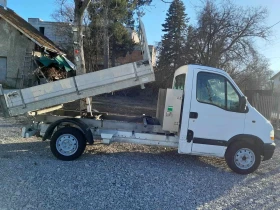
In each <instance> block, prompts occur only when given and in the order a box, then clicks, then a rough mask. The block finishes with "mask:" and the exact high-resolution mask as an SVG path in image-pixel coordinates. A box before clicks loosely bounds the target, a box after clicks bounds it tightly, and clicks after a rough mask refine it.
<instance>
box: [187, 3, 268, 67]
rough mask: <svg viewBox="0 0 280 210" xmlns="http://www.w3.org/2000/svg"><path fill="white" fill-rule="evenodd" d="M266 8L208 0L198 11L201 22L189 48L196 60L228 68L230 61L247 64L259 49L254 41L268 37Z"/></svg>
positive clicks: (193, 34)
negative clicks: (244, 6) (245, 6)
mask: <svg viewBox="0 0 280 210" xmlns="http://www.w3.org/2000/svg"><path fill="white" fill-rule="evenodd" d="M267 16H268V12H267V10H266V9H265V8H243V7H239V6H236V5H234V4H233V3H231V2H230V1H222V3H221V4H219V5H218V4H216V3H215V1H212V0H207V1H206V4H205V5H204V7H203V8H202V9H201V11H200V12H199V13H198V24H197V27H194V28H193V30H191V31H190V33H189V36H188V39H189V40H188V42H189V43H192V44H191V45H189V46H188V47H189V49H186V51H187V52H191V54H190V56H192V58H190V60H194V61H195V62H196V63H199V64H203V65H208V66H213V67H219V68H226V67H227V65H228V63H229V62H232V61H235V62H239V63H243V64H246V63H247V62H248V60H251V59H252V58H253V56H254V55H255V53H256V49H255V46H254V41H255V40H256V39H257V38H260V39H264V40H266V39H267V38H268V37H269V34H270V31H269V30H268V27H267V26H266V25H265V20H266V19H267Z"/></svg>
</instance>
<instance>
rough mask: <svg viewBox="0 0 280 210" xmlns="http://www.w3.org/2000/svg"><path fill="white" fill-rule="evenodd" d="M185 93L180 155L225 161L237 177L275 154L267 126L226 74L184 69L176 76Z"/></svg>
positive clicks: (175, 82)
mask: <svg viewBox="0 0 280 210" xmlns="http://www.w3.org/2000/svg"><path fill="white" fill-rule="evenodd" d="M172 89H176V90H178V89H179V90H183V101H182V111H181V114H182V116H181V123H180V130H179V132H178V136H179V146H178V152H179V153H182V154H183V153H184V154H194V155H206V156H216V157H225V158H226V161H227V164H228V165H229V167H230V168H231V169H232V170H233V171H236V172H238V173H244V174H247V173H250V172H252V171H254V170H256V168H257V167H258V165H259V164H260V161H261V158H263V160H267V159H270V158H271V157H272V155H273V152H274V149H275V143H274V130H273V127H272V125H271V123H270V122H269V121H268V120H267V119H266V118H265V117H263V116H262V115H261V114H260V113H259V112H258V111H257V110H256V109H255V108H254V107H252V106H251V105H250V103H249V102H248V101H247V100H246V98H245V96H244V94H243V93H242V92H241V90H240V89H239V88H238V86H237V85H236V84H235V82H234V81H233V80H232V78H231V77H230V76H229V75H228V74H227V73H226V72H225V71H222V70H219V69H215V68H211V67H205V66H199V65H187V66H182V67H180V68H179V69H178V70H177V71H176V72H175V75H174V80H173V87H172Z"/></svg>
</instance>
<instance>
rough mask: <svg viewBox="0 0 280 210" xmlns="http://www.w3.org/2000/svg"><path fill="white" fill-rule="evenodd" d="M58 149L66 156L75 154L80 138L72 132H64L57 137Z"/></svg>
mask: <svg viewBox="0 0 280 210" xmlns="http://www.w3.org/2000/svg"><path fill="white" fill-rule="evenodd" d="M56 149H57V151H58V152H59V153H60V154H62V155H64V156H70V155H73V154H75V152H77V150H78V140H77V138H76V137H75V136H73V135H71V134H63V135H61V136H59V137H58V138H57V141H56Z"/></svg>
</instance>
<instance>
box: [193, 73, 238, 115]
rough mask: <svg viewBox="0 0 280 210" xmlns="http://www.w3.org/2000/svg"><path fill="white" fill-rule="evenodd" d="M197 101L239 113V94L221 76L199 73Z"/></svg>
mask: <svg viewBox="0 0 280 210" xmlns="http://www.w3.org/2000/svg"><path fill="white" fill-rule="evenodd" d="M196 99H197V101H199V102H201V103H207V104H212V105H214V106H218V107H220V108H222V109H225V110H228V111H233V112H238V110H239V94H238V93H237V92H236V90H235V89H234V87H233V86H232V84H231V83H230V82H229V81H227V79H226V78H225V77H223V76H221V75H219V74H212V73H206V72H199V73H198V74H197V84H196Z"/></svg>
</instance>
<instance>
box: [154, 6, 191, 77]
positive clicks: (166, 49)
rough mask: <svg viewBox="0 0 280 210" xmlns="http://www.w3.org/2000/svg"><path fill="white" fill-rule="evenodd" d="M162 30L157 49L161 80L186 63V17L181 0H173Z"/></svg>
mask: <svg viewBox="0 0 280 210" xmlns="http://www.w3.org/2000/svg"><path fill="white" fill-rule="evenodd" d="M166 16H167V17H166V19H165V23H164V24H162V26H163V29H162V31H163V32H164V33H165V34H164V35H163V37H162V41H161V44H160V46H161V47H160V49H159V51H160V52H159V58H158V66H157V68H158V69H159V71H160V72H162V73H161V75H164V76H165V77H164V78H162V80H163V81H165V80H166V79H168V78H169V77H170V76H172V75H173V73H174V71H175V69H176V68H178V67H179V66H181V65H184V64H185V63H186V60H185V58H184V51H183V49H184V46H185V40H186V32H187V23H188V20H189V19H188V18H187V15H186V14H185V6H184V3H183V2H182V1H181V0H174V1H173V2H172V3H171V4H170V7H169V10H168V12H167V14H166Z"/></svg>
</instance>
